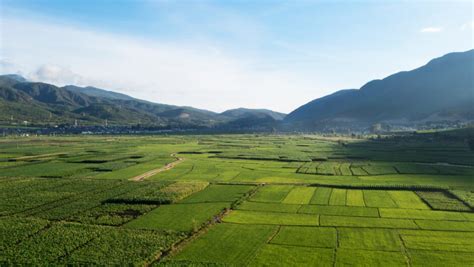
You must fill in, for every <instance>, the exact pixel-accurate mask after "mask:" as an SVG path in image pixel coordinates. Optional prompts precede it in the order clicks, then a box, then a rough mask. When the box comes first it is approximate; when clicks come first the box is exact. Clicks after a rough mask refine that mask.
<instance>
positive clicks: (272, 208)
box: [238, 201, 301, 213]
mask: <svg viewBox="0 0 474 267" xmlns="http://www.w3.org/2000/svg"><path fill="white" fill-rule="evenodd" d="M300 207H301V205H295V204H280V203H262V202H250V201H246V202H244V203H242V204H240V205H239V206H238V209H239V210H251V211H268V212H287V213H296V212H298V210H299V209H300Z"/></svg>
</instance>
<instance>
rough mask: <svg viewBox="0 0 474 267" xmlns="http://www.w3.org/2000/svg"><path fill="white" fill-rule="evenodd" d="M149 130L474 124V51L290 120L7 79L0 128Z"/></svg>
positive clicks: (328, 99) (0, 85)
mask: <svg viewBox="0 0 474 267" xmlns="http://www.w3.org/2000/svg"><path fill="white" fill-rule="evenodd" d="M24 121H27V122H28V123H30V124H34V125H39V126H42V125H55V124H56V125H57V124H65V125H68V124H69V125H72V124H75V123H76V122H77V123H78V124H81V125H103V124H104V123H105V122H106V121H107V124H108V125H121V126H127V125H138V124H139V125H144V126H150V127H158V128H179V129H191V128H192V129H195V128H197V129H202V128H206V129H226V130H239V131H246V130H247V131H268V130H275V129H279V130H282V131H326V130H334V129H367V128H368V127H370V126H371V125H373V124H380V123H382V124H388V125H397V124H398V125H413V124H417V123H423V122H443V121H462V122H467V121H474V50H470V51H467V52H459V53H450V54H447V55H445V56H442V57H440V58H436V59H433V60H431V61H430V62H428V64H426V65H425V66H422V67H420V68H417V69H414V70H412V71H404V72H399V73H396V74H393V75H391V76H388V77H386V78H384V79H382V80H373V81H370V82H368V83H367V84H365V85H364V86H362V87H361V88H360V89H346V90H340V91H338V92H336V93H334V94H331V95H328V96H325V97H322V98H318V99H315V100H313V101H311V102H309V103H307V104H305V105H303V106H301V107H299V108H297V109H296V110H294V111H293V112H291V113H290V114H288V115H286V114H283V113H279V112H275V111H271V110H267V109H246V108H238V109H231V110H227V111H225V112H222V113H215V112H211V111H207V110H202V109H196V108H192V107H180V106H173V105H166V104H158V103H152V102H148V101H144V100H140V99H136V98H133V97H131V96H128V95H125V94H120V93H116V92H112V91H108V90H104V89H100V88H95V87H79V86H74V85H68V86H64V87H57V86H55V85H52V84H47V83H39V82H30V81H28V80H27V79H25V78H23V77H21V76H19V75H15V74H8V75H0V123H1V124H3V125H8V124H12V125H15V124H16V125H18V124H20V123H23V122H24Z"/></svg>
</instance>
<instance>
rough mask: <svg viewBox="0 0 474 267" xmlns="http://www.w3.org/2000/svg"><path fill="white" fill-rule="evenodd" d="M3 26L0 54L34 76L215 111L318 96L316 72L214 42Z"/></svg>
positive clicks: (290, 103) (284, 106)
mask: <svg viewBox="0 0 474 267" xmlns="http://www.w3.org/2000/svg"><path fill="white" fill-rule="evenodd" d="M2 23H3V25H4V26H5V27H2V29H0V30H1V31H2V36H3V37H4V40H3V41H2V42H3V45H2V55H1V56H0V57H2V58H7V59H9V61H11V62H14V63H15V66H17V67H18V69H17V71H12V70H11V68H9V70H10V71H11V72H18V71H21V72H22V73H29V75H28V78H30V79H33V80H38V81H44V82H51V83H54V84H58V85H64V84H77V85H92V86H97V87H101V88H105V89H112V90H116V91H121V92H125V93H129V94H131V95H133V96H134V97H138V98H142V99H146V100H150V101H155V102H159V103H168V104H175V105H188V106H195V107H200V108H207V109H211V110H215V111H222V110H224V109H227V108H232V107H239V106H245V107H250V108H257V107H265V108H271V109H275V110H278V111H283V112H289V111H291V110H292V109H294V108H296V107H298V106H299V105H301V104H303V103H305V102H306V101H308V100H309V99H312V98H314V97H315V95H314V90H313V89H314V88H317V81H315V80H314V79H315V78H314V75H313V76H312V77H311V76H310V77H305V76H303V75H301V74H297V73H296V72H295V71H292V70H288V69H283V68H277V69H259V68H255V66H258V65H259V64H260V62H258V61H257V60H256V59H254V58H246V57H244V56H241V55H239V54H235V53H230V52H229V51H226V49H225V48H223V47H219V46H216V45H215V44H213V43H212V42H203V41H201V42H193V41H192V40H187V41H182V42H179V43H172V42H163V41H155V40H146V39H139V38H130V37H128V36H121V35H112V34H106V33H102V32H96V31H91V30H88V29H83V28H78V27H70V26H67V25H61V24H52V23H44V22H40V21H35V20H20V19H17V18H12V17H4V18H2ZM295 88H297V90H298V91H299V92H300V93H297V91H296V90H295ZM326 90H327V89H326ZM289 95H291V97H288V96H289Z"/></svg>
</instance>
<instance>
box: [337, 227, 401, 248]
mask: <svg viewBox="0 0 474 267" xmlns="http://www.w3.org/2000/svg"><path fill="white" fill-rule="evenodd" d="M338 241H339V247H340V248H346V249H360V250H378V251H401V249H402V243H401V241H400V237H399V236H398V233H397V231H396V230H390V229H365V228H338Z"/></svg>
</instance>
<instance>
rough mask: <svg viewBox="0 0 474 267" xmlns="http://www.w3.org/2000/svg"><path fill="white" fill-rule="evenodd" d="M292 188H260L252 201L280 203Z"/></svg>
mask: <svg viewBox="0 0 474 267" xmlns="http://www.w3.org/2000/svg"><path fill="white" fill-rule="evenodd" d="M292 188H293V186H291V185H271V186H270V185H269V186H263V187H261V188H260V189H259V190H258V192H257V193H256V194H255V195H254V196H253V197H252V201H258V202H276V203H280V202H281V201H283V199H284V198H285V197H286V196H287V195H288V193H289V192H290V190H291V189H292Z"/></svg>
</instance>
